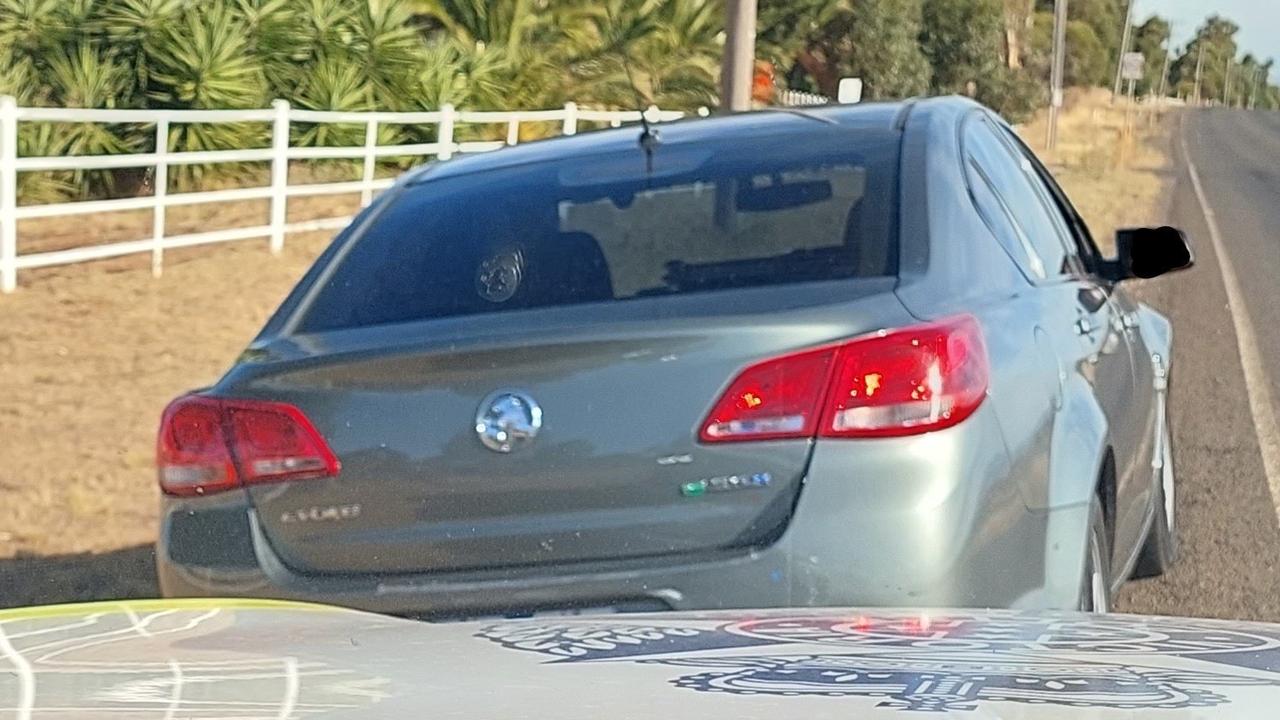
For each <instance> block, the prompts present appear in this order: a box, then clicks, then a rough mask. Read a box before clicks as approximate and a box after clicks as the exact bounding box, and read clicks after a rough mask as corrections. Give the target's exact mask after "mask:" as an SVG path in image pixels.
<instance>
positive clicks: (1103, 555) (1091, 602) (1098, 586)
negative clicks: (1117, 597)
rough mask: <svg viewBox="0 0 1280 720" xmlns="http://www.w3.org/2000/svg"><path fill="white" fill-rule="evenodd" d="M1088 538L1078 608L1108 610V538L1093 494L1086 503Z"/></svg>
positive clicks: (1098, 504)
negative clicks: (1087, 504)
mask: <svg viewBox="0 0 1280 720" xmlns="http://www.w3.org/2000/svg"><path fill="white" fill-rule="evenodd" d="M1088 539H1089V542H1088V547H1087V549H1086V552H1085V561H1084V577H1082V578H1081V579H1080V609H1081V610H1084V611H1085V612H1098V613H1104V612H1110V611H1111V541H1110V534H1109V533H1108V532H1107V517H1106V514H1105V513H1104V512H1103V511H1102V501H1101V500H1100V499H1099V498H1098V497H1097V496H1096V495H1095V496H1094V498H1093V503H1092V504H1091V505H1090V506H1089V538H1088Z"/></svg>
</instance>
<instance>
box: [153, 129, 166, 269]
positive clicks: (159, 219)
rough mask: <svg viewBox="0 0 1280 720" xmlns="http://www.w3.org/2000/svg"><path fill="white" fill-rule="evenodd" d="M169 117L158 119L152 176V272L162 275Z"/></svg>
mask: <svg viewBox="0 0 1280 720" xmlns="http://www.w3.org/2000/svg"><path fill="white" fill-rule="evenodd" d="M168 154H169V118H167V117H164V116H161V118H160V119H159V120H157V121H156V170H155V174H153V175H152V177H151V194H152V196H154V197H155V201H156V204H155V208H154V209H153V210H152V215H151V274H152V276H154V277H160V273H162V272H164V216H165V210H166V207H165V204H164V198H165V195H167V194H168V193H169V161H168V159H167V158H166V157H165V156H166V155H168Z"/></svg>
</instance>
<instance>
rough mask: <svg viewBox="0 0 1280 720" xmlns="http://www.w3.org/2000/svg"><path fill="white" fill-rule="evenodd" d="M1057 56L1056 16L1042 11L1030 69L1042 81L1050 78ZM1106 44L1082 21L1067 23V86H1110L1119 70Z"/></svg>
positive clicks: (1065, 78) (1029, 60)
mask: <svg viewBox="0 0 1280 720" xmlns="http://www.w3.org/2000/svg"><path fill="white" fill-rule="evenodd" d="M1052 52H1053V15H1052V13H1048V12H1044V11H1041V12H1039V13H1036V16H1035V31H1034V32H1033V33H1032V35H1031V52H1030V54H1029V57H1028V60H1027V63H1028V69H1030V70H1032V72H1033V73H1034V74H1036V75H1038V76H1040V77H1045V78H1047V77H1048V76H1049V63H1050V62H1051V59H1052V58H1051V55H1052ZM1107 58H1108V55H1107V52H1106V50H1105V48H1104V47H1103V44H1102V41H1101V40H1099V39H1098V36H1097V35H1096V34H1095V33H1094V30H1093V26H1092V25H1090V24H1089V23H1085V22H1081V21H1079V20H1070V21H1068V22H1067V49H1066V58H1065V62H1064V64H1063V84H1064V85H1066V86H1068V87H1072V86H1080V87H1092V86H1097V85H1110V84H1111V81H1112V79H1113V76H1112V73H1113V72H1114V71H1115V67H1114V66H1113V65H1111V64H1110V62H1109V61H1108V59H1107Z"/></svg>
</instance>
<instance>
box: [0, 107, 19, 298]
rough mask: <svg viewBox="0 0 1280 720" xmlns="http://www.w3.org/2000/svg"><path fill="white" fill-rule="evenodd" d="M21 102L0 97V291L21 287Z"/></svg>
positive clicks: (8, 291) (7, 291)
mask: <svg viewBox="0 0 1280 720" xmlns="http://www.w3.org/2000/svg"><path fill="white" fill-rule="evenodd" d="M17 164H18V101H17V100H14V99H13V98H12V97H10V96H8V95H6V96H4V97H0V291H3V292H6V293H11V292H13V291H14V290H16V289H17V287H18V266H17V263H18V219H17V217H16V215H17V212H18V168H17Z"/></svg>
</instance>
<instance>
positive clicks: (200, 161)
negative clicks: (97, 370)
mask: <svg viewBox="0 0 1280 720" xmlns="http://www.w3.org/2000/svg"><path fill="white" fill-rule="evenodd" d="M682 115H683V113H680V112H674V111H663V110H659V109H658V108H656V107H650V108H649V109H647V110H645V111H644V118H645V119H646V120H648V121H649V122H665V121H670V120H675V119H678V118H680V117H682ZM640 119H641V113H640V112H639V111H609V110H589V109H586V108H579V107H578V106H577V105H575V104H574V103H566V104H565V106H564V107H563V108H555V109H552V110H524V111H510V112H495V111H468V110H457V109H455V108H454V107H452V106H451V105H445V106H443V107H441V108H440V109H439V110H436V111H431V112H408V113H388V112H328V111H313V110H299V109H296V108H292V107H290V106H289V103H288V102H285V101H283V100H277V101H275V102H274V103H272V106H271V107H270V108H268V109H262V110H94V109H78V108H36V107H19V106H18V105H17V103H16V102H15V101H14V99H13V98H11V97H0V291H2V292H5V293H10V292H13V291H14V289H16V288H17V284H18V271H19V270H25V269H28V268H38V267H47V266H51V265H64V264H69V263H78V262H85V261H89V260H100V259H104V258H111V257H118V256H122V255H131V254H135V253H150V254H151V268H152V273H153V274H155V275H157V276H158V275H159V274H160V273H161V270H162V269H163V267H164V252H165V250H171V249H174V248H182V247H190V246H194V245H205V244H210V243H222V242H232V241H236V240H249V239H254V238H268V239H269V242H270V248H271V251H272V252H273V253H279V252H280V251H281V250H282V249H283V248H284V241H285V236H286V235H287V234H288V233H292V232H306V231H315V230H326V229H337V228H341V227H343V226H345V225H346V224H347V223H349V222H350V221H351V218H350V217H349V216H347V217H330V218H322V219H318V220H304V221H299V222H292V223H291V222H288V221H287V218H288V215H287V208H288V202H289V198H292V197H300V196H308V195H309V196H316V195H340V194H354V193H360V198H361V204H362V205H368V204H369V202H370V201H371V200H372V199H373V196H374V194H375V193H376V192H378V191H379V190H383V189H385V188H387V187H390V186H391V185H392V184H393V183H394V179H392V178H378V177H376V176H375V173H376V170H377V164H378V159H379V158H386V157H406V156H422V157H426V158H435V159H439V160H448V159H449V158H450V157H452V156H453V155H455V154H457V153H473V152H485V151H489V150H496V149H498V148H501V147H504V146H507V145H515V144H517V143H518V142H519V141H520V127H521V124H522V123H530V122H536V123H558V124H559V127H560V132H561V134H564V135H573V134H575V133H577V131H578V125H579V123H582V122H591V123H600V124H606V125H610V126H613V127H618V126H620V125H621V124H623V123H632V122H638V121H639V120H640ZM24 122H28V123H30V122H37V123H102V124H118V123H129V124H141V125H151V126H154V128H155V138H156V139H155V150H154V152H149V153H133V154H117V155H68V156H43V157H19V155H18V129H19V125H20V124H21V123H24ZM243 122H261V123H270V124H271V129H272V131H271V146H270V147H264V148H251V149H240V150H212V151H201V152H169V150H168V148H169V137H170V130H171V128H172V127H173V126H174V125H178V124H181V123H202V124H203V123H208V124H221V123H243ZM292 123H309V124H340V125H347V126H350V125H353V124H355V125H363V126H364V127H365V135H364V144H363V145H355V146H323V147H317V146H310V147H302V146H293V145H291V144H290V129H291V125H292ZM464 124H470V125H485V126H494V125H499V126H502V125H505V126H506V139H505V140H494V141H457V140H455V137H456V130H457V128H458V127H459V126H460V125H464ZM387 125H434V126H435V127H436V142H431V143H416V144H401V145H380V144H379V143H378V131H379V128H381V127H383V126H387ZM343 159H345V160H361V159H363V161H364V166H363V172H362V176H361V179H360V180H356V181H351V182H331V183H308V184H290V182H289V162H290V161H292V160H343ZM242 162H270V164H271V182H270V184H269V185H267V186H262V187H248V188H235V189H230V190H209V191H199V192H180V193H172V192H169V182H168V175H169V168H170V167H172V166H175V165H209V164H217V163H242ZM118 168H151V169H152V171H153V173H154V176H153V182H152V183H151V187H152V188H154V189H153V191H152V193H151V194H150V195H146V196H140V197H125V198H119V199H111V200H90V201H78V202H60V203H51V204H44V205H19V204H18V203H19V200H20V198H19V197H18V174H19V173H22V172H40V171H77V170H79V171H84V170H111V169H118ZM263 199H265V200H269V201H270V214H269V219H268V223H267V224H266V225H259V226H254V227H237V228H230V229H221V230H209V231H206V232H200V233H187V234H177V235H169V234H167V233H166V229H165V210H166V209H167V208H170V207H174V206H179V205H200V204H205V203H220V202H229V201H240V200H263ZM146 209H150V210H152V211H153V221H152V231H151V236H150V237H145V238H139V239H136V240H129V241H125V242H113V243H103V244H94V245H85V246H81V247H72V248H65V249H59V250H47V251H42V252H32V253H19V252H18V249H19V245H18V221H19V220H24V219H29V218H49V217H61V216H72V215H87V214H91V213H103V212H116V211H123V210H146Z"/></svg>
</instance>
